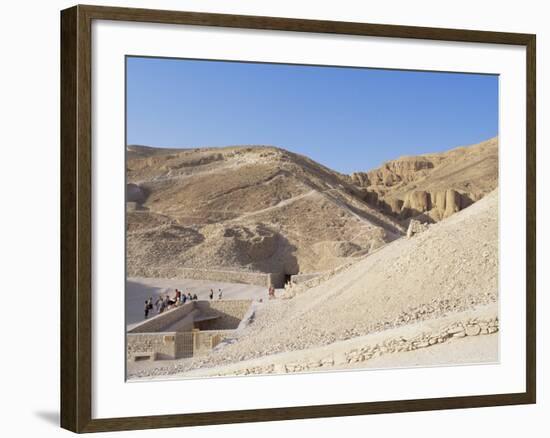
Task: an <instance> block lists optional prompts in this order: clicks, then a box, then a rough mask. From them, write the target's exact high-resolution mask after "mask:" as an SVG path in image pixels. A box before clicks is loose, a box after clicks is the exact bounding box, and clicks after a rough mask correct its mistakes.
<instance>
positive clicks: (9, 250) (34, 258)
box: [0, 0, 550, 438]
mask: <svg viewBox="0 0 550 438" xmlns="http://www.w3.org/2000/svg"><path fill="white" fill-rule="evenodd" d="M86 3H94V4H108V5H112V6H135V7H150V8H153V7H155V8H162V9H180V10H196V11H206V12H226V13H236V14H239V13H240V14H252V15H273V16H287V17H298V18H316V19H329V20H343V21H364V22H372V23H391V24H408V25H422V26H437V27H456V28H471V29H485V30H497V31H511V32H528V33H536V34H537V39H538V40H537V45H538V53H537V64H538V68H537V76H538V93H537V96H538V97H537V98H538V117H537V119H538V120H537V121H538V137H537V142H538V148H537V149H538V163H539V165H538V168H539V172H538V173H539V177H538V187H539V194H538V195H539V196H538V224H539V229H538V233H537V234H538V237H539V238H538V272H539V278H538V291H539V294H538V297H539V298H538V307H539V312H538V313H539V326H538V330H539V370H542V368H543V363H544V364H545V365H546V366H548V363H549V361H548V349H546V351H543V350H542V340H543V338H544V337H546V335H547V334H548V330H549V324H548V323H547V322H546V321H544V320H542V316H543V314H544V313H547V312H544V310H543V309H545V308H546V300H545V297H544V296H543V294H542V292H543V291H544V290H545V289H546V290H547V289H548V287H549V284H548V278H549V277H548V273H544V272H543V269H544V266H543V264H542V263H543V260H542V259H543V257H545V256H546V257H548V251H549V250H548V249H546V250H543V246H545V244H546V248H548V247H549V246H550V241H549V236H548V231H547V230H546V229H545V228H543V227H542V224H543V223H545V222H546V223H550V211H548V202H547V201H546V200H545V198H546V199H547V198H548V184H549V182H548V181H547V178H545V177H544V176H543V175H542V169H543V168H544V167H548V166H550V162H549V153H548V150H543V147H542V145H543V144H544V143H545V140H548V128H547V126H544V125H543V120H545V119H546V120H548V117H549V115H548V114H546V113H545V112H546V109H547V105H548V103H549V102H550V95H549V88H548V86H547V85H546V83H545V76H546V78H548V77H550V67H549V65H548V44H549V43H548V41H549V39H550V30H549V28H548V16H549V14H548V12H547V11H545V10H544V5H545V3H546V2H542V1H531V0H524V1H521V2H518V1H514V2H506V1H503V0H500V1H498V0H491V1H479V0H477V1H471V0H461V1H460V2H453V3H451V2H444V1H422V0H415V1H410V0H403V1H393V2H390V1H386V2H380V1H377V2H367V1H357V2H353V1H347V0H338V1H334V0H331V1H315V2H307V1H301V2H299V1H297V0H294V1H290V0H278V1H274V0H271V1H264V2H259V1H245V0H233V1H231V2H228V1H222V0H219V1H215V0H202V1H201V0H188V1H168V0H164V1H152V0H151V1H145V0H144V1H135V0H134V1H132V0H126V1H117V0H111V1H108V2H96V1H88V2H86ZM72 5H73V3H72V2H70V1H61V0H50V1H27V2H16V1H12V2H9V3H8V2H4V3H3V4H2V20H1V21H2V23H1V26H0V32H1V33H2V38H1V39H0V41H1V48H2V52H3V56H2V64H1V66H0V77H1V80H0V108H1V109H0V111H1V112H2V119H1V120H2V123H1V125H0V126H1V128H0V138H1V143H0V144H1V149H0V156H1V161H0V163H1V171H0V193H1V198H0V203H1V209H0V212H1V214H0V221H1V226H0V230H1V231H0V233H1V238H0V254H1V258H2V265H1V266H2V268H1V269H0V272H2V275H1V277H0V279H1V281H2V292H3V306H4V308H3V309H2V315H3V318H2V321H1V324H2V327H1V329H2V333H3V335H4V336H8V342H7V343H4V344H3V346H2V352H1V359H0V369H1V371H2V372H1V375H2V386H1V389H0V394H1V395H0V397H1V400H2V407H3V412H2V422H1V423H0V426H1V428H2V434H3V435H4V434H5V436H19V435H21V436H41V437H49V436H57V435H62V434H64V435H68V432H66V431H62V430H61V429H59V428H58V426H57V424H56V423H57V421H58V420H57V418H58V404H59V403H58V399H59V388H58V387H59V378H58V367H59V363H58V361H59V359H58V357H59V348H58V344H59V342H58V335H59V322H58V321H59V261H58V259H59V250H58V248H59V242H58V241H59V194H58V190H59V10H60V9H63V8H66V7H69V6H72ZM545 116H546V117H545ZM6 154H7V155H6ZM544 164H546V166H544ZM544 185H546V186H547V187H546V189H544V188H543V186H544ZM543 252H546V254H543ZM6 278H7V282H6V281H5V280H6ZM19 309H21V311H23V312H25V313H26V314H27V315H26V316H27V317H26V321H35V323H34V324H30V323H28V322H27V323H26V324H25V325H23V326H21V325H20V324H19V323H18V321H17V320H16V318H15V316H16V315H15V311H16V310H18V311H19ZM6 316H7V318H6ZM4 325H5V326H4ZM36 335H39V336H40V339H39V340H38V342H36V343H33V345H34V351H33V354H31V353H30V352H29V350H28V349H27V348H21V346H23V345H25V344H26V342H27V341H30V340H31V336H36ZM9 336H12V337H9ZM33 341H34V339H33ZM544 377H545V376H544V374H543V373H542V372H540V371H539V376H538V380H539V397H538V399H539V404H538V405H536V406H520V407H499V408H485V409H470V410H459V411H441V412H425V413H410V414H393V415H380V416H367V417H354V418H338V419H321V420H306V421H286V422H278V423H267V424H266V423H264V424H245V425H232V426H215V427H214V426H211V427H203V428H194V429H187V430H185V432H184V433H185V434H186V436H187V437H211V436H219V435H222V434H223V435H224V436H237V435H243V434H245V435H251V434H254V435H255V436H262V437H263V438H264V437H265V438H267V437H275V436H277V437H281V436H287V435H288V436H290V435H293V436H305V434H308V435H310V436H311V435H313V434H315V435H317V436H327V437H328V436H341V435H342V434H343V433H349V434H351V435H353V436H367V435H376V434H385V436H396V435H398V434H403V435H406V436H422V437H445V438H451V437H463V436H465V435H469V436H472V437H477V436H481V435H482V434H483V435H487V434H491V435H493V436H518V435H519V436H526V435H529V436H543V431H542V426H543V425H546V426H547V425H548V419H547V417H545V415H544V414H545V413H546V415H548V412H550V399H549V390H550V388H549V387H548V384H547V382H546V381H545V379H544ZM266 396H268V394H266ZM545 411H546V412H545ZM545 420H546V421H545ZM10 432H11V433H10ZM181 434H182V431H181V430H178V429H172V430H164V431H161V432H159V431H142V432H130V433H119V434H116V435H115V434H112V435H113V436H120V437H122V436H137V435H140V436H155V437H156V436H166V437H167V436H181Z"/></svg>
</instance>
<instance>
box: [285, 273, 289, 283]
mask: <svg viewBox="0 0 550 438" xmlns="http://www.w3.org/2000/svg"><path fill="white" fill-rule="evenodd" d="M288 283H290V274H285V281H284V284H285V285H286V284H288Z"/></svg>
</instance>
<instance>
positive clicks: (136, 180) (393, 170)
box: [127, 138, 498, 277]
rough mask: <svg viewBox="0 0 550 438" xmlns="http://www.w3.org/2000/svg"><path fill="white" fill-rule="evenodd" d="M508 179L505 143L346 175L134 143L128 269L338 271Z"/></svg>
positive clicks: (275, 151) (286, 161)
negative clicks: (503, 171) (502, 160)
mask: <svg viewBox="0 0 550 438" xmlns="http://www.w3.org/2000/svg"><path fill="white" fill-rule="evenodd" d="M497 184H498V142H497V138H494V139H491V140H488V141H486V142H483V143H480V144H477V145H473V146H469V147H460V148H456V149H453V150H450V151H448V152H443V153H439V154H428V155H420V156H416V157H401V158H399V159H397V160H393V161H390V162H387V163H385V164H384V165H383V166H382V167H380V168H379V169H374V170H372V171H369V172H365V173H354V174H352V175H343V174H341V173H338V172H336V171H333V170H331V169H329V168H327V167H325V166H323V165H321V164H319V163H317V162H315V161H313V160H311V159H309V158H307V157H305V156H302V155H299V154H296V153H293V152H289V151H287V150H284V149H281V148H277V147H273V146H228V147H223V148H193V149H161V148H151V147H146V146H128V147H127V266H128V274H129V275H130V276H136V277H142V276H143V277H147V276H150V275H151V272H152V270H153V271H155V269H156V270H157V271H156V272H160V271H158V270H159V269H161V270H162V275H161V276H167V277H173V276H178V275H181V274H180V273H179V272H180V271H178V269H181V268H199V269H221V270H224V269H226V270H250V271H259V272H276V273H284V274H287V275H291V274H297V273H312V272H320V271H326V270H330V269H333V268H335V267H337V266H341V265H344V264H347V263H348V262H351V261H356V260H359V258H360V257H361V256H364V255H366V254H369V253H371V252H372V251H373V250H375V249H377V248H380V247H381V246H383V245H385V244H387V243H388V242H391V241H393V240H395V239H396V238H398V237H400V236H402V235H403V233H404V231H405V230H406V227H407V225H408V221H409V220H410V218H413V217H416V218H420V219H423V220H428V221H439V220H441V219H443V218H446V217H449V216H451V215H452V214H454V213H456V212H457V211H460V210H462V209H464V208H465V207H467V206H469V205H471V204H472V203H473V202H475V201H477V200H479V199H481V198H482V197H483V196H484V195H486V194H487V193H489V192H490V191H492V190H494V189H495V187H496V186H497Z"/></svg>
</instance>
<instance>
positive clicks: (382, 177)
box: [350, 137, 498, 221]
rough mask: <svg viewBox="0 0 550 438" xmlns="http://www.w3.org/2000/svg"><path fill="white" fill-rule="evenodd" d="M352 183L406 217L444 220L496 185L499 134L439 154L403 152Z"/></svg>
mask: <svg viewBox="0 0 550 438" xmlns="http://www.w3.org/2000/svg"><path fill="white" fill-rule="evenodd" d="M350 180H351V182H353V183H354V184H355V185H357V186H358V187H361V188H362V189H363V190H364V197H365V199H366V200H367V201H368V202H369V204H371V205H374V206H378V207H379V208H382V209H383V210H384V211H386V212H387V213H389V214H391V215H393V216H395V217H399V218H401V219H406V218H410V217H415V216H418V215H422V216H424V219H431V220H435V221H438V220H441V219H443V218H445V217H449V216H450V215H452V214H453V213H455V212H457V211H459V210H462V209H463V208H465V207H467V206H469V205H471V204H472V203H473V202H475V201H478V200H479V199H481V198H482V197H483V196H485V195H486V194H487V193H489V192H491V191H492V190H494V189H495V188H496V187H497V185H498V138H497V137H495V138H492V139H490V140H487V141H484V142H482V143H479V144H476V145H472V146H466V147H464V146H463V147H458V148H455V149H452V150H450V151H447V152H443V153H438V154H426V155H418V156H414V157H401V158H399V159H396V160H392V161H389V162H386V163H384V164H383V165H382V166H381V167H380V168H378V169H374V170H371V171H369V172H357V173H354V174H352V175H351V176H350Z"/></svg>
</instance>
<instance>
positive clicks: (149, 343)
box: [126, 300, 252, 361]
mask: <svg viewBox="0 0 550 438" xmlns="http://www.w3.org/2000/svg"><path fill="white" fill-rule="evenodd" d="M251 304H252V300H216V301H190V302H188V303H186V304H183V305H180V306H178V307H176V308H175V309H171V310H168V311H165V312H163V313H161V314H160V315H157V316H154V317H152V318H150V319H147V320H145V321H143V322H141V323H139V324H136V325H134V326H133V327H131V328H130V329H129V330H128V331H127V334H126V357H127V359H128V360H134V361H138V360H162V359H180V358H185V357H195V356H199V355H202V354H206V353H208V352H209V351H210V350H212V348H214V347H215V346H216V345H218V344H219V343H220V342H221V341H222V340H223V339H224V338H226V337H227V336H229V335H231V333H232V332H233V331H234V330H236V329H237V328H238V326H239V324H240V323H241V321H242V320H243V319H245V318H246V316H247V314H248V313H249V311H250V309H251Z"/></svg>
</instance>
